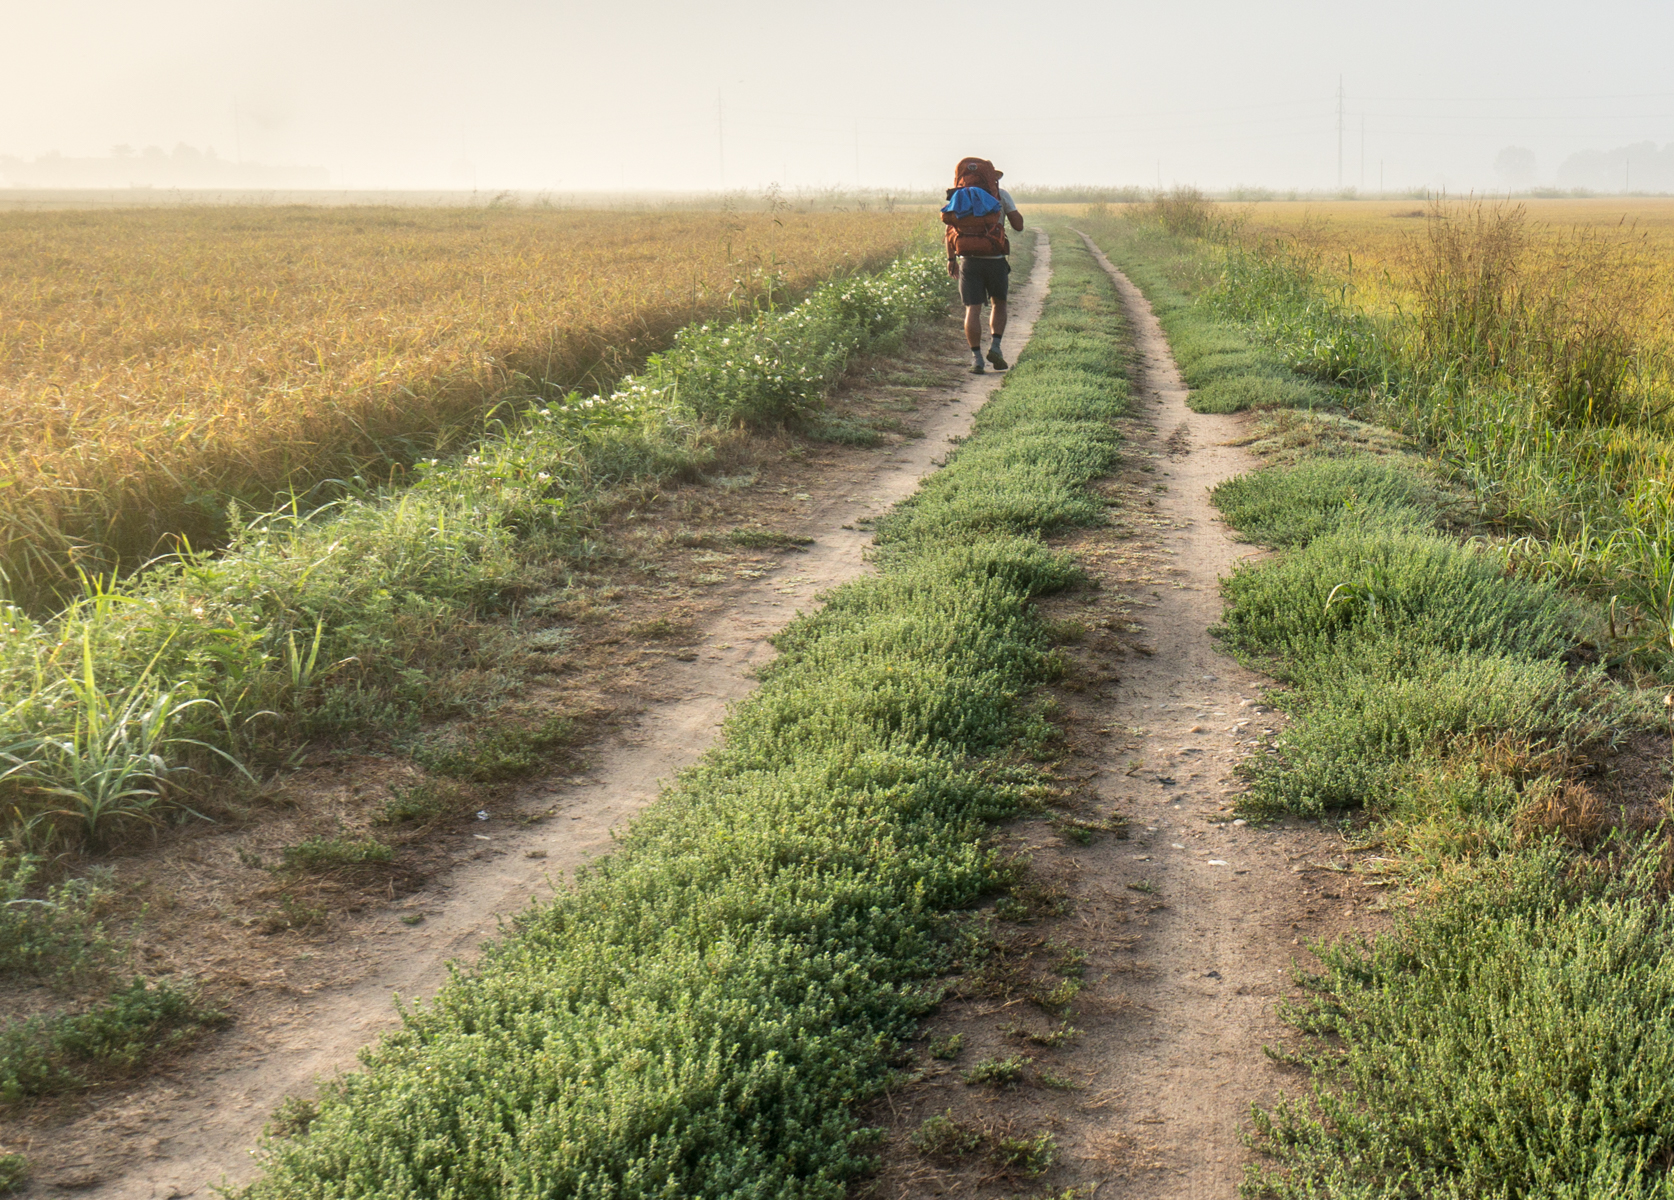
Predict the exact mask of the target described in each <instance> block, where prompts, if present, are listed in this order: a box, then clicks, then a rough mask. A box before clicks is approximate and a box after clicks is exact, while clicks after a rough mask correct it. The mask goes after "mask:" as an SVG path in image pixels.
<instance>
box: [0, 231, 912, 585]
mask: <svg viewBox="0 0 1674 1200" xmlns="http://www.w3.org/2000/svg"><path fill="white" fill-rule="evenodd" d="M924 223H925V218H924V217H923V216H922V215H920V214H906V213H900V214H887V213H819V214H796V213H788V212H785V213H779V214H777V215H774V214H770V213H731V212H707V213H705V212H677V213H655V214H652V213H605V212H577V211H560V210H543V209H526V208H473V209H417V208H366V207H357V208H302V207H284V208H271V207H270V208H261V207H243V206H241V207H228V208H209V207H203V208H172V209H148V210H128V211H116V212H44V213H7V214H0V568H4V569H6V570H9V571H10V572H11V574H12V576H13V577H14V578H13V580H12V587H13V589H14V590H16V591H24V590H29V589H30V587H31V585H32V584H33V585H39V584H41V583H43V582H45V581H48V580H50V579H51V578H52V577H53V576H55V575H61V574H64V573H67V572H68V573H73V569H74V568H75V567H76V566H83V565H85V566H91V567H93V568H94V569H108V568H109V567H110V566H111V565H113V564H114V563H116V562H118V561H121V562H123V563H124V564H126V565H132V564H133V563H134V562H135V561H136V560H137V559H138V558H141V557H143V556H145V555H148V554H151V553H154V552H156V551H158V550H161V549H166V548H167V547H168V546H169V545H170V544H171V539H172V537H173V536H174V535H182V534H183V535H185V536H187V537H188V538H191V539H193V540H194V541H199V542H201V541H203V540H205V539H212V538H213V537H214V536H215V533H216V531H217V530H218V529H219V528H220V525H221V522H222V519H223V517H222V514H223V513H224V511H225V508H226V504H227V501H228V500H229V499H230V498H238V499H240V500H243V501H245V502H247V503H254V504H265V503H267V502H268V500H269V499H270V498H271V497H273V496H275V495H277V494H281V493H283V492H284V491H285V490H286V489H287V488H299V489H306V488H308V487H310V486H312V485H314V484H315V483H317V482H319V481H321V480H327V479H331V478H337V477H348V476H352V475H354V474H356V473H361V472H367V473H381V472H382V471H385V470H388V469H389V468H390V467H392V466H393V465H394V464H396V463H398V462H401V461H404V460H407V459H410V458H411V457H413V456H414V455H415V454H417V453H422V452H424V451H426V450H429V449H431V448H432V447H434V446H436V445H438V444H446V443H447V441H448V439H449V437H450V436H455V435H458V434H460V433H462V432H467V431H469V430H470V429H471V427H472V426H473V424H474V422H475V421H476V420H477V419H479V418H480V417H481V416H482V414H483V413H484V412H485V410H486V409H487V408H488V407H489V406H491V405H492V404H493V402H494V400H495V398H496V397H497V396H501V395H505V394H507V393H514V394H515V393H519V392H522V393H527V392H529V391H530V390H531V389H532V387H533V386H534V385H537V384H538V385H541V386H542V387H543V388H545V389H546V390H548V391H550V390H551V389H552V388H554V387H556V388H561V389H570V388H578V387H579V388H588V387H598V386H601V385H605V384H608V383H609V382H610V381H611V380H613V379H615V378H616V377H618V376H619V375H620V374H621V373H622V372H623V371H624V370H627V369H631V368H632V366H633V365H634V364H635V363H636V362H637V361H639V360H642V359H643V357H644V355H645V354H646V353H648V352H649V351H652V350H655V349H657V348H658V347H660V346H661V345H663V344H664V343H665V342H666V341H667V339H668V338H669V337H670V336H671V335H672V333H673V331H674V330H675V329H676V328H678V327H679V326H680V325H682V324H685V323H687V322H689V321H692V320H694V319H697V318H709V317H714V316H720V315H724V314H726V313H727V312H728V311H730V310H731V309H732V308H733V307H735V306H736V305H739V304H748V303H749V302H750V301H752V300H754V299H757V298H759V297H760V296H761V294H762V293H763V292H764V291H765V290H767V288H768V287H769V282H770V280H771V281H773V282H772V286H773V287H774V288H776V289H782V290H788V291H796V290H799V289H801V288H804V287H806V286H808V285H810V284H812V283H814V282H816V281H818V280H820V279H822V278H825V277H827V276H829V275H831V274H833V273H835V272H840V271H843V270H847V269H852V268H857V267H862V266H868V265H872V264H875V263H878V262H880V261H882V260H885V259H887V258H890V257H892V256H894V255H895V254H896V253H898V252H899V251H900V249H901V248H902V247H903V246H904V245H905V244H906V243H907V242H908V241H910V240H911V239H912V238H913V237H914V236H915V233H916V231H918V230H920V229H922V228H923V226H924ZM24 577H28V578H24Z"/></svg>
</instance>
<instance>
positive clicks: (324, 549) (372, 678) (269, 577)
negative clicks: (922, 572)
mask: <svg viewBox="0 0 1674 1200" xmlns="http://www.w3.org/2000/svg"><path fill="white" fill-rule="evenodd" d="M936 268H937V264H936V263H935V262H934V261H933V260H927V259H924V258H920V257H909V258H905V259H902V260H900V261H899V262H898V263H897V264H896V265H894V266H892V267H890V268H888V269H886V270H885V271H883V272H881V273H879V274H877V275H875V276H869V277H858V278H849V279H843V280H839V281H834V282H832V283H829V284H826V285H823V286H822V287H821V288H819V289H816V290H815V292H814V293H813V294H812V295H810V296H809V298H808V299H806V300H805V301H803V302H802V303H801V304H798V305H796V306H794V307H792V308H789V309H783V310H765V309H764V310H760V311H758V312H757V313H756V314H754V315H753V316H750V317H748V318H746V319H744V320H741V321H739V322H735V323H732V324H728V325H721V326H711V325H707V324H704V325H699V326H696V327H693V328H690V329H688V330H685V331H682V332H681V334H680V335H679V336H678V337H677V338H676V340H675V344H674V345H673V346H672V347H671V348H670V349H669V350H668V351H666V352H664V353H663V354H660V355H656V356H653V358H652V360H651V362H650V363H649V364H648V366H647V368H646V369H645V371H643V372H642V373H640V374H639V375H636V376H632V377H630V378H628V379H627V380H625V381H624V382H623V383H622V385H621V386H620V387H619V388H618V389H617V390H616V391H614V392H612V393H611V394H609V395H605V396H595V397H592V398H589V399H581V398H579V397H574V396H572V397H570V398H568V400H567V402H554V403H552V404H550V405H546V406H543V407H541V408H539V409H534V410H531V411H529V412H528V413H527V414H526V416H525V417H524V418H522V419H519V420H515V421H514V420H509V419H508V420H506V421H503V422H500V423H498V424H497V426H496V427H495V429H494V430H493V431H492V432H491V434H490V435H489V436H488V437H486V438H484V439H483V440H482V441H481V442H479V443H478V444H477V445H476V446H475V447H473V448H472V450H471V452H470V453H468V454H465V455H463V456H460V457H458V458H455V459H452V460H441V459H429V460H426V461H425V462H423V463H420V464H418V466H417V469H416V470H415V472H414V473H413V476H414V478H413V481H412V482H411V483H410V485H408V486H400V487H385V488H370V487H368V488H364V489H360V490H358V491H357V493H356V494H354V495H352V496H347V497H344V498H343V499H341V500H339V501H336V502H334V503H332V504H328V505H325V506H323V507H321V508H317V509H314V510H312V511H308V510H304V509H302V508H300V507H298V506H292V507H287V508H285V509H282V510H279V511H275V512H271V513H266V514H262V515H259V516H257V515H250V516H238V517H236V518H235V520H234V529H233V532H232V537H231V541H230V543H229V545H228V546H227V548H226V550H225V551H224V552H222V553H219V554H214V555H211V554H205V553H183V554H181V555H178V556H175V557H174V558H173V559H171V560H169V561H166V562H160V563H157V564H155V565H153V567H152V568H151V569H150V570H148V571H146V572H144V573H142V574H141V575H138V576H136V577H134V578H132V579H131V580H129V581H128V582H127V583H126V584H123V585H114V584H113V585H109V586H105V585H100V586H96V587H93V588H92V589H91V590H90V593H89V594H88V595H87V596H86V597H85V598H84V599H82V600H80V601H77V602H75V603H73V604H71V605H70V606H69V607H68V608H67V609H65V610H64V611H63V612H62V613H60V614H59V615H57V616H55V617H53V618H51V619H49V620H45V621H36V620H34V619H32V618H31V617H30V616H29V615H28V614H26V613H24V612H23V611H21V610H20V609H18V608H15V607H12V608H7V609H3V610H0V620H3V621H4V624H3V625H0V813H3V814H4V817H3V818H0V820H3V821H4V834H5V836H6V838H7V839H8V841H9V842H10V843H11V844H12V845H13V846H15V847H16V848H17V849H18V850H21V851H27V852H43V851H47V850H51V849H54V848H57V847H61V846H66V845H68V846H72V847H78V846H79V847H90V848H94V849H98V848H101V847H105V846H109V845H111V844H113V843H115V842H117V841H120V840H122V839H123V838H125V837H127V836H130V835H131V834H132V833H133V832H134V831H135V830H136V829H140V828H144V827H145V826H148V825H155V824H157V823H159V822H163V821H167V820H172V819H176V818H180V817H182V816H185V817H190V816H191V815H193V814H194V812H195V806H196V805H197V804H198V801H199V797H200V796H201V795H202V794H203V793H204V791H205V788H206V787H210V788H214V787H218V786H222V785H221V784H219V783H217V782H215V780H216V778H217V776H219V777H225V776H227V775H229V774H231V775H233V777H234V778H236V777H237V775H238V773H244V774H245V775H247V776H250V775H253V774H255V773H262V772H265V771H268V770H271V769H274V768H276V767H277V766H279V765H281V764H282V763H283V762H284V761H285V760H286V756H287V755H288V754H289V753H290V752H291V750H292V749H293V748H294V747H295V746H296V745H298V744H299V743H300V742H302V741H305V740H307V739H309V738H311V737H316V736H321V735H327V734H329V735H330V736H331V737H333V738H337V739H342V738H346V737H354V736H356V735H357V734H360V735H364V736H373V735H377V736H389V735H390V734H392V733H393V734H399V733H402V732H406V733H409V734H410V733H412V732H414V731H415V730H416V729H417V725H418V723H419V722H420V721H422V720H434V719H438V718H444V717H447V716H450V715H453V714H454V713H457V712H460V711H464V710H466V709H473V710H477V711H480V710H482V709H484V708H491V707H492V706H493V705H494V704H495V703H496V702H497V701H498V700H500V699H503V698H504V696H505V695H506V694H507V692H508V691H510V690H511V689H512V688H513V687H514V686H515V682H516V681H515V678H513V677H508V676H507V675H506V674H505V670H504V669H505V667H506V660H507V659H508V658H510V657H512V654H511V651H512V650H514V649H515V647H514V646H511V645H506V644H502V645H496V641H495V639H496V638H498V639H499V640H500V641H501V642H502V643H503V642H505V640H506V637H507V635H506V634H505V633H504V632H497V631H496V630H494V629H491V628H488V627H487V626H485V624H484V622H485V621H486V620H487V619H488V618H491V617H493V616H494V615H496V614H499V613H503V612H504V611H506V610H507V609H508V608H509V607H510V606H511V605H512V604H514V603H515V601H516V600H517V598H518V597H519V596H520V595H522V594H524V593H525V592H527V591H529V590H530V589H531V588H532V587H533V586H534V585H535V584H536V583H537V582H538V581H540V580H541V579H544V578H546V577H547V576H548V575H550V574H551V573H552V572H554V571H558V572H562V571H563V570H564V569H565V564H566V562H567V561H568V559H569V558H570V557H572V556H573V554H574V553H575V552H576V551H577V549H578V546H580V547H583V548H584V547H585V545H586V543H587V540H588V535H589V533H590V531H591V528H592V525H593V522H594V519H595V515H594V514H595V512H596V509H595V505H596V504H598V503H602V502H605V501H604V498H605V497H608V496H609V495H611V494H612V492H613V489H615V490H616V491H620V489H622V488H625V487H631V486H633V485H635V484H642V483H652V484H654V483H655V482H656V481H657V480H659V479H666V478H669V477H674V476H681V475H686V476H696V475H700V474H702V473H703V472H705V471H706V470H711V469H715V468H716V466H717V465H722V466H724V464H725V461H726V458H727V455H728V453H729V449H730V448H734V447H736V445H737V442H738V438H739V436H740V435H738V434H736V433H734V432H733V430H734V429H735V427H738V426H741V425H750V424H756V425H761V424H768V423H779V422H786V421H792V422H794V421H800V420H807V419H809V418H811V417H812V416H814V415H815V414H817V413H818V411H819V408H820V405H821V403H822V399H823V397H824V395H825V392H826V390H827V389H828V388H829V387H830V386H831V385H832V384H833V383H834V382H835V380H836V379H837V378H838V377H839V376H840V375H841V374H842V372H843V371H844V369H845V368H846V365H847V363H848V361H849V360H850V358H851V357H852V356H853V355H854V354H856V353H860V352H864V351H870V350H877V349H882V348H886V347H888V346H889V345H891V344H893V343H894V342H898V341H899V339H900V338H901V337H902V336H903V334H904V332H905V330H906V329H907V327H908V326H909V325H910V323H911V322H912V321H914V320H915V319H918V318H920V317H922V316H924V315H927V314H929V313H932V312H940V311H941V310H942V309H943V307H944V305H945V303H946V300H945V295H946V284H945V282H944V280H943V279H942V278H939V277H938V276H937V274H936ZM496 668H500V670H498V671H497V670H496ZM450 675H452V676H454V677H456V679H458V680H459V682H458V684H457V686H455V687H451V688H450V687H449V686H447V677H448V676H450ZM559 732H561V731H556V730H555V731H553V734H554V736H557V734H558V733H559ZM523 740H524V741H528V738H524V739H523ZM549 740H550V739H549ZM479 749H480V748H479ZM510 749H512V750H515V747H511V748H510ZM435 757H436V760H437V764H438V766H439V767H440V768H442V769H443V770H444V773H447V772H449V771H452V773H455V774H458V773H459V770H455V769H453V768H451V767H449V765H448V763H447V762H446V761H444V759H446V757H447V754H446V752H441V751H439V752H438V753H437V755H436V756H435ZM495 757H497V758H503V757H504V755H498V756H495ZM460 769H463V768H460ZM484 769H490V768H488V767H485V768H484ZM210 772H215V774H210ZM465 773H466V774H469V771H466V772H465ZM206 780H208V781H210V782H208V783H207V784H206Z"/></svg>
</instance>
